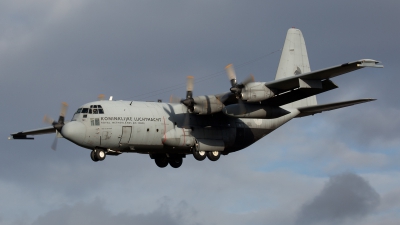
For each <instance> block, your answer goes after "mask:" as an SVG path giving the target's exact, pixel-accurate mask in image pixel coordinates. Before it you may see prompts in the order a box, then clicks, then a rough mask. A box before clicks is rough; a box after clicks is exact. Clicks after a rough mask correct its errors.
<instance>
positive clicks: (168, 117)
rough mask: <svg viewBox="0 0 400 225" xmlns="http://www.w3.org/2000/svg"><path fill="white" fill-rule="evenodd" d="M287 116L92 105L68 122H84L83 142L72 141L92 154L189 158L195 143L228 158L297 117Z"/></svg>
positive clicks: (166, 106) (131, 104)
mask: <svg viewBox="0 0 400 225" xmlns="http://www.w3.org/2000/svg"><path fill="white" fill-rule="evenodd" d="M85 109H87V110H85ZM290 111H291V113H289V114H287V115H284V116H282V117H279V118H275V119H243V118H233V117H230V116H226V115H224V114H222V113H216V114H212V115H195V114H191V113H187V109H186V106H184V105H183V104H169V103H159V102H135V101H132V102H131V101H96V102H91V103H87V104H85V105H82V106H81V107H80V108H79V110H78V111H77V112H76V113H75V114H74V116H73V118H72V121H71V122H79V123H82V124H83V125H84V127H85V129H86V132H85V137H82V136H83V132H81V135H80V138H71V139H70V141H72V142H74V143H75V144H77V145H79V146H82V147H84V148H88V149H91V150H92V149H95V148H103V149H108V150H113V151H117V152H137V153H146V154H157V153H178V154H190V153H191V149H192V147H193V145H194V143H199V145H200V148H202V149H201V150H203V151H222V153H223V154H228V153H230V152H234V151H238V150H241V149H243V148H245V147H247V146H249V145H251V144H253V143H254V142H256V141H258V140H259V139H261V138H262V137H264V136H265V135H267V134H268V133H270V132H272V131H273V130H275V129H276V128H278V127H279V126H281V125H283V124H284V123H286V122H287V121H289V120H290V119H292V118H294V117H295V116H296V115H298V113H299V112H298V110H296V109H294V110H290ZM71 122H70V123H71ZM82 127H83V126H82ZM80 129H82V128H80Z"/></svg>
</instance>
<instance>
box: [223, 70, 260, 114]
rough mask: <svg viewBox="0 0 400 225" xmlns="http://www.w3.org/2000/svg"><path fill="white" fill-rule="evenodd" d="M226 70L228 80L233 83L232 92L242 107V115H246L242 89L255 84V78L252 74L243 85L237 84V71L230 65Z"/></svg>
mask: <svg viewBox="0 0 400 225" xmlns="http://www.w3.org/2000/svg"><path fill="white" fill-rule="evenodd" d="M225 70H226V74H227V75H228V78H229V80H230V82H231V88H230V91H231V92H232V93H233V94H234V95H235V96H236V98H237V100H238V104H239V107H240V113H242V114H244V113H246V107H245V105H244V103H243V100H242V95H241V93H242V89H243V88H244V87H245V86H246V85H247V84H248V83H251V82H254V76H253V75H252V74H250V75H249V76H248V77H247V78H246V79H244V81H243V82H241V83H239V84H238V83H237V80H236V73H235V69H234V68H233V64H228V65H227V66H226V67H225Z"/></svg>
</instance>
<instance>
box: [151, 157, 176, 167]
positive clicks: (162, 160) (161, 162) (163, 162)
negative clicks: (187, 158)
mask: <svg viewBox="0 0 400 225" xmlns="http://www.w3.org/2000/svg"><path fill="white" fill-rule="evenodd" d="M182 161H183V159H182V156H179V155H174V156H169V157H167V155H159V156H156V157H154V162H155V163H156V165H157V166H158V167H160V168H164V167H166V166H168V164H169V165H170V166H171V167H173V168H179V167H180V166H181V165H182Z"/></svg>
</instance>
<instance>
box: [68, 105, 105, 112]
mask: <svg viewBox="0 0 400 225" xmlns="http://www.w3.org/2000/svg"><path fill="white" fill-rule="evenodd" d="M78 113H89V114H104V110H103V108H102V107H101V105H91V106H90V108H79V109H78V110H77V111H76V113H75V114H78Z"/></svg>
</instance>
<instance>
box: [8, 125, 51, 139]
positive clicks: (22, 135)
mask: <svg viewBox="0 0 400 225" xmlns="http://www.w3.org/2000/svg"><path fill="white" fill-rule="evenodd" d="M55 132H56V129H55V128H54V127H44V128H40V129H35V130H27V131H21V132H18V133H13V134H11V137H8V139H9V140H12V139H27V140H33V137H26V136H27V135H40V134H50V133H55Z"/></svg>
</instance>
